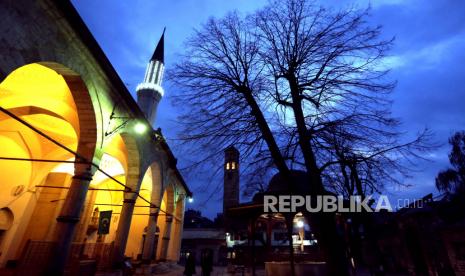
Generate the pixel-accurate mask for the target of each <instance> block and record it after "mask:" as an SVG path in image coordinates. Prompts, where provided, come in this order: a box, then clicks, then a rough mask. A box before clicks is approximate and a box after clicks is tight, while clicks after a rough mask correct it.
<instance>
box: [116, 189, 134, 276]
mask: <svg viewBox="0 0 465 276" xmlns="http://www.w3.org/2000/svg"><path fill="white" fill-rule="evenodd" d="M136 199H137V194H136V193H133V192H130V193H126V192H125V193H124V200H123V206H122V207H121V214H120V216H119V221H118V229H117V230H116V234H115V242H114V247H113V257H112V258H113V266H114V267H116V268H120V267H121V265H122V264H123V261H124V251H125V250H126V243H127V241H128V235H129V229H130V227H131V220H132V214H133V213H134V205H135V203H136Z"/></svg>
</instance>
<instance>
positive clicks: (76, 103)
mask: <svg viewBox="0 0 465 276" xmlns="http://www.w3.org/2000/svg"><path fill="white" fill-rule="evenodd" d="M0 90H1V93H0V94H1V96H0V105H1V106H2V107H3V108H5V109H6V110H8V112H10V113H12V114H13V115H14V116H17V117H19V118H21V119H22V120H25V121H27V122H28V123H29V124H30V125H32V126H33V127H35V128H37V129H39V130H41V131H42V133H46V134H47V135H48V136H50V137H52V139H54V140H55V141H58V142H59V143H60V144H63V145H65V146H66V147H68V148H69V149H71V151H72V152H75V153H77V155H78V156H79V157H81V158H80V159H81V161H87V163H85V164H75V166H74V172H79V173H81V172H89V173H90V171H91V170H92V166H91V165H90V163H89V162H91V161H93V160H94V156H95V150H96V143H97V121H96V118H95V113H94V108H93V103H92V99H91V96H90V93H89V90H88V89H87V86H86V84H85V83H84V81H83V80H82V78H81V76H80V75H79V74H78V73H76V72H74V71H73V70H71V69H69V68H67V67H66V66H64V65H62V64H59V63H55V62H40V63H31V64H25V65H22V66H20V67H18V68H16V69H15V70H13V71H11V72H10V73H9V74H8V75H7V76H6V78H5V79H4V80H3V81H2V82H1V83H0ZM56 92H59V93H56ZM14 116H9V115H7V114H6V113H3V112H2V113H1V114H0V123H3V126H2V127H3V132H2V133H0V138H2V139H3V138H5V137H9V139H10V140H12V141H16V142H15V143H16V144H17V145H18V147H21V148H22V150H20V149H18V150H17V151H16V152H11V153H10V154H11V155H12V157H24V158H38V159H54V160H69V159H71V160H72V158H74V154H73V153H71V152H67V151H66V150H64V149H62V148H60V147H59V146H58V145H54V144H53V143H52V142H49V141H48V142H44V141H47V139H46V138H45V137H42V136H41V135H39V134H38V133H36V132H34V131H32V130H31V128H29V127H27V126H25V125H23V124H21V123H19V122H18V121H17V120H15V119H14ZM8 126H9V127H10V128H13V129H8ZM8 131H10V134H8V133H7V132H8ZM15 132H16V134H14V133H15ZM13 134H14V135H16V137H17V138H14V136H12V135H13ZM46 144H47V145H46ZM57 149H60V151H61V152H59V151H58V150H57ZM20 153H21V154H20ZM16 155H18V156H16ZM5 162H8V161H5ZM23 164H24V166H29V171H30V172H29V177H28V179H23V180H21V181H22V182H23V183H26V184H27V187H28V188H29V189H34V190H36V193H34V194H29V193H28V194H27V195H24V196H21V197H19V196H18V200H16V199H15V200H13V201H11V200H10V202H11V207H12V209H11V210H12V212H13V213H14V215H15V216H18V218H20V219H19V220H18V221H19V223H18V224H14V225H13V227H12V229H11V231H9V232H11V233H12V234H11V235H10V234H9V236H8V237H5V242H6V243H8V244H6V245H5V246H7V248H6V250H4V251H3V253H4V254H2V256H1V257H0V263H1V262H3V261H4V260H5V259H7V258H15V257H16V255H17V254H18V253H19V251H20V250H21V247H22V245H23V244H24V242H23V240H24V239H26V238H27V237H26V234H27V231H28V230H27V229H29V228H30V229H36V228H37V227H35V226H34V225H31V222H39V220H38V219H34V220H31V219H30V218H31V217H32V216H33V213H34V210H35V209H36V207H37V203H38V202H39V197H40V196H41V194H42V193H43V192H44V189H45V188H41V189H36V187H35V186H36V185H38V184H41V183H43V182H44V181H48V175H49V172H51V170H52V169H53V168H54V167H55V166H56V165H57V164H56V163H38V162H31V161H27V162H23ZM6 165H8V164H6ZM8 166H9V165H8ZM2 167H4V166H3V165H2ZM74 172H72V173H74ZM27 173H28V172H26V171H25V172H24V174H27ZM5 177H6V176H5ZM69 181H70V179H69V178H68V179H65V178H63V179H61V180H60V185H66V184H64V183H65V182H67V183H69ZM65 194H66V193H65ZM61 198H63V197H61ZM6 200H7V201H8V199H6ZM62 202H64V201H62ZM0 203H2V202H0ZM2 204H3V203H2ZM77 206H78V205H77ZM57 208H61V205H60V206H58V205H57V206H56V208H55V209H54V210H51V209H50V210H48V211H50V213H49V214H48V215H47V216H45V217H47V219H49V220H51V221H54V219H55V218H56V216H55V215H56V210H59V209H57ZM43 213H45V210H43ZM39 223H40V222H39ZM42 223H43V224H44V225H49V226H50V227H54V225H55V224H53V223H45V222H44V221H42ZM49 232H50V231H46V232H44V233H43V234H44V235H48V234H47V233H49ZM44 235H42V236H43V237H45V236H44ZM39 236H40V235H39ZM42 236H41V237H42Z"/></svg>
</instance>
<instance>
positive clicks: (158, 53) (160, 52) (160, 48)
mask: <svg viewBox="0 0 465 276" xmlns="http://www.w3.org/2000/svg"><path fill="white" fill-rule="evenodd" d="M165 31H166V27H165V28H164V29H163V34H162V35H161V37H160V40H159V41H158V44H157V47H156V48H155V51H154V52H153V55H152V58H151V59H150V60H159V61H161V62H162V63H163V64H164V63H165Z"/></svg>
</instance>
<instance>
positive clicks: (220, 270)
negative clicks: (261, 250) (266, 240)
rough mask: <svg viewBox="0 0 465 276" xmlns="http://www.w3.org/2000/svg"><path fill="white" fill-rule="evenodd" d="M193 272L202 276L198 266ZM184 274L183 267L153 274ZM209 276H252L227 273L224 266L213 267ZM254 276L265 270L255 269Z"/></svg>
mask: <svg viewBox="0 0 465 276" xmlns="http://www.w3.org/2000/svg"><path fill="white" fill-rule="evenodd" d="M195 271H196V272H197V273H196V274H194V275H202V268H201V267H200V266H196V267H195ZM183 272H184V267H179V268H176V269H174V270H172V271H170V272H168V273H162V274H153V275H156V276H182V275H184V274H183ZM210 275H211V276H242V275H244V276H249V275H252V272H251V271H245V272H244V274H242V273H241V272H237V273H229V272H227V267H224V266H215V267H213V272H212V273H211V274H210ZM255 275H257V276H265V270H264V269H263V268H261V269H260V268H257V269H256V271H255Z"/></svg>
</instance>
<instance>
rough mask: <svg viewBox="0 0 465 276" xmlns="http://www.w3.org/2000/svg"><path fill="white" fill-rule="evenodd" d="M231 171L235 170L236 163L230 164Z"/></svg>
mask: <svg viewBox="0 0 465 276" xmlns="http://www.w3.org/2000/svg"><path fill="white" fill-rule="evenodd" d="M231 169H232V170H235V169H236V162H232V163H231Z"/></svg>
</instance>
